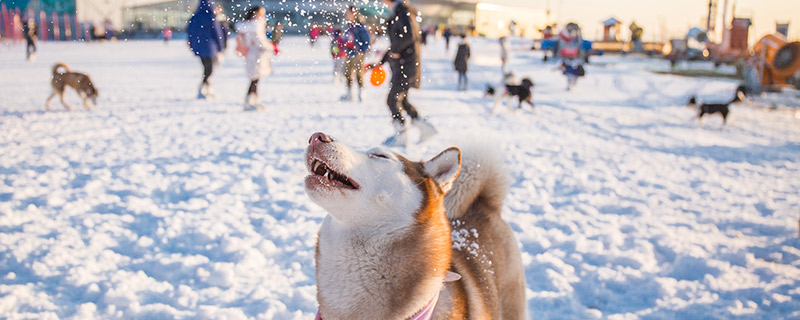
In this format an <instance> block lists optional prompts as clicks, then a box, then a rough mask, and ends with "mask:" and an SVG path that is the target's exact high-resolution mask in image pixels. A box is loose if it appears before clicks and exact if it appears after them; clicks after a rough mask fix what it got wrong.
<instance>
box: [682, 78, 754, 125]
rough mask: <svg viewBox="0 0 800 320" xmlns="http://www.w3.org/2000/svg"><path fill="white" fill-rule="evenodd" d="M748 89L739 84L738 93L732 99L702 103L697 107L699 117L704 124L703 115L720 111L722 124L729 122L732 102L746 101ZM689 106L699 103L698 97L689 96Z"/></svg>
mask: <svg viewBox="0 0 800 320" xmlns="http://www.w3.org/2000/svg"><path fill="white" fill-rule="evenodd" d="M746 94H747V90H746V89H745V87H744V86H739V87H737V88H736V94H734V96H733V99H732V100H731V101H728V102H725V103H701V104H700V106H699V107H698V109H697V119H698V120H700V123H701V124H702V121H703V116H705V115H707V114H714V113H719V114H720V115H722V125H723V126H724V125H725V124H727V123H728V113H730V107H729V106H730V105H731V103H736V102H739V101H744V99H745V98H746ZM688 105H689V106H694V105H697V98H696V97H694V96H692V97H691V98H689V104H688Z"/></svg>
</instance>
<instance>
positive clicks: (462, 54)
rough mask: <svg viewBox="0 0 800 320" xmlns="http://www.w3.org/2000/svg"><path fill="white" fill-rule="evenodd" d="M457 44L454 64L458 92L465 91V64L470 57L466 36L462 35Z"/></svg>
mask: <svg viewBox="0 0 800 320" xmlns="http://www.w3.org/2000/svg"><path fill="white" fill-rule="evenodd" d="M460 39H461V40H460V41H459V43H458V51H457V52H456V60H455V62H454V64H455V68H456V71H458V90H460V91H465V90H467V62H468V60H469V56H470V50H469V43H467V36H466V35H464V34H462V35H461V37H460Z"/></svg>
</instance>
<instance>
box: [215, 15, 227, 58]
mask: <svg viewBox="0 0 800 320" xmlns="http://www.w3.org/2000/svg"><path fill="white" fill-rule="evenodd" d="M214 14H215V15H216V16H217V23H219V27H220V29H219V30H220V32H222V50H221V51H222V53H223V54H225V51H226V50H227V49H228V35H230V34H231V23H230V21H228V16H227V15H225V8H223V7H222V6H216V7H215V8H214Z"/></svg>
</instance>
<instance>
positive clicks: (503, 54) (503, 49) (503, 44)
mask: <svg viewBox="0 0 800 320" xmlns="http://www.w3.org/2000/svg"><path fill="white" fill-rule="evenodd" d="M498 40H499V41H500V63H501V67H500V68H501V71H502V72H503V74H506V64H507V63H508V41H506V40H507V39H506V37H500V39H498Z"/></svg>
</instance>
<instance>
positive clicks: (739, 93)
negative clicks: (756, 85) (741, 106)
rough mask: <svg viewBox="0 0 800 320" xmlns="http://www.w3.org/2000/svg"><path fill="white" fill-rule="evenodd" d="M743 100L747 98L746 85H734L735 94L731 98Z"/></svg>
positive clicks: (734, 100)
mask: <svg viewBox="0 0 800 320" xmlns="http://www.w3.org/2000/svg"><path fill="white" fill-rule="evenodd" d="M745 100H747V87H745V86H743V85H741V86H738V87H736V96H735V97H734V98H733V102H736V101H745Z"/></svg>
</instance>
